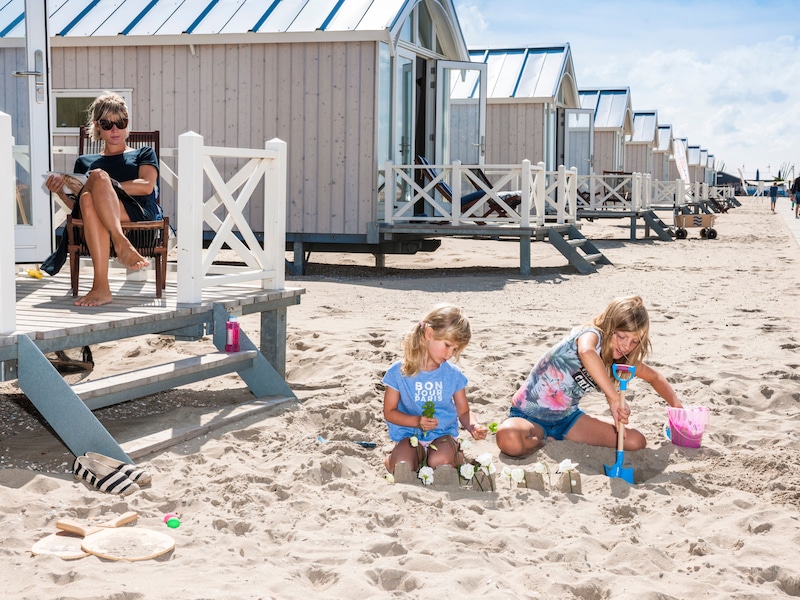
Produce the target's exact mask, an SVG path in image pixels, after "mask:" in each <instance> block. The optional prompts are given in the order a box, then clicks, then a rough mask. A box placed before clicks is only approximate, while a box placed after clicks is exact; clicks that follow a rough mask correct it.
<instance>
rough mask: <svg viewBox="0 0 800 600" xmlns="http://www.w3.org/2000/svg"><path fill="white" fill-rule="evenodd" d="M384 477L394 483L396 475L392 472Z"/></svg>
mask: <svg viewBox="0 0 800 600" xmlns="http://www.w3.org/2000/svg"><path fill="white" fill-rule="evenodd" d="M383 478H384V479H385V480H386V481H387V482H389V483H394V475H392V474H391V473H387V474H386V475H384V476H383Z"/></svg>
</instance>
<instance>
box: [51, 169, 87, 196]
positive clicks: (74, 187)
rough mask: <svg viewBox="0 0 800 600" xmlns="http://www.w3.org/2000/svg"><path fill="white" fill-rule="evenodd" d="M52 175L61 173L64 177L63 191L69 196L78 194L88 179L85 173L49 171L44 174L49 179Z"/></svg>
mask: <svg viewBox="0 0 800 600" xmlns="http://www.w3.org/2000/svg"><path fill="white" fill-rule="evenodd" d="M51 175H60V176H61V177H63V178H64V188H63V189H62V191H63V192H64V193H65V194H67V195H68V196H77V195H78V192H80V191H81V188H82V187H83V184H85V183H86V180H87V179H88V176H87V175H86V174H85V173H60V172H59V171H48V172H47V173H45V174H44V178H45V179H49V178H50V176H51Z"/></svg>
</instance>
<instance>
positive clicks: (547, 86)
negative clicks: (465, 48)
mask: <svg viewBox="0 0 800 600" xmlns="http://www.w3.org/2000/svg"><path fill="white" fill-rule="evenodd" d="M469 56H470V59H471V60H472V61H473V62H484V63H486V65H487V67H486V70H487V86H488V89H487V94H488V98H556V97H557V94H558V89H559V86H560V85H561V81H562V78H563V76H564V74H565V73H566V71H567V70H571V63H570V61H571V58H570V49H569V44H564V45H563V46H542V47H524V48H498V49H491V48H489V49H487V48H470V49H469ZM571 74H572V73H570V75H571Z"/></svg>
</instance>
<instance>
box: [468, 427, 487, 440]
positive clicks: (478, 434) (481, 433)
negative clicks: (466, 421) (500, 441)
mask: <svg viewBox="0 0 800 600" xmlns="http://www.w3.org/2000/svg"><path fill="white" fill-rule="evenodd" d="M470 433H471V434H472V439H475V440H485V439H486V435H487V434H488V433H489V428H488V427H486V426H485V425H475V427H473V428H472V431H470Z"/></svg>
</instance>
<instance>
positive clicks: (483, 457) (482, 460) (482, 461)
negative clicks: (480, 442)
mask: <svg viewBox="0 0 800 600" xmlns="http://www.w3.org/2000/svg"><path fill="white" fill-rule="evenodd" d="M475 460H476V461H477V462H478V464H479V465H480V466H482V467H488V466H489V465H491V464H492V453H491V452H484V453H483V454H479V455H478V458H476V459H475Z"/></svg>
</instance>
